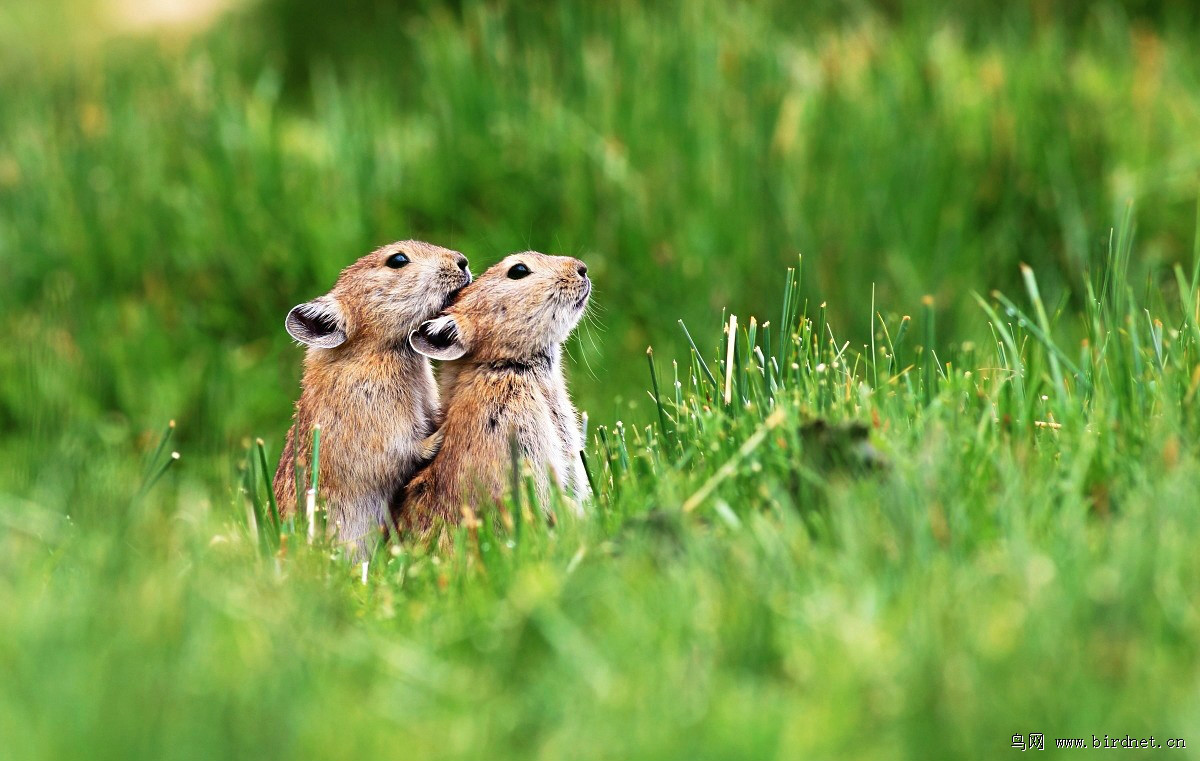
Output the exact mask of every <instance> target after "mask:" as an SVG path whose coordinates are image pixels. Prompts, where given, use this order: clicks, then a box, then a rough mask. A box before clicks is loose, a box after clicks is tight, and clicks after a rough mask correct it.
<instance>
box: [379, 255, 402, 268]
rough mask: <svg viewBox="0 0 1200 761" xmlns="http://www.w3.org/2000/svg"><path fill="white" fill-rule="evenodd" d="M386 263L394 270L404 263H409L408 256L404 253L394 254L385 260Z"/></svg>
mask: <svg viewBox="0 0 1200 761" xmlns="http://www.w3.org/2000/svg"><path fill="white" fill-rule="evenodd" d="M384 264H386V265H387V266H389V267H391V268H392V269H394V270H398V269H400V268H401V267H403V266H404V265H406V264H408V257H407V256H405V255H404V254H392V255H391V256H389V257H388V258H387V261H386V262H384Z"/></svg>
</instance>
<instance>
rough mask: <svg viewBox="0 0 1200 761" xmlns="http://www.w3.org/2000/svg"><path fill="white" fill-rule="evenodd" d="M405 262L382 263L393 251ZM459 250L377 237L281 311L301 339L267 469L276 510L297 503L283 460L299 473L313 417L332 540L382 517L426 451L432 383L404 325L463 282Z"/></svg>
mask: <svg viewBox="0 0 1200 761" xmlns="http://www.w3.org/2000/svg"><path fill="white" fill-rule="evenodd" d="M396 253H404V254H405V255H407V256H408V258H409V260H410V261H409V263H408V264H406V265H404V266H402V267H400V268H396V269H394V268H391V267H388V266H387V264H386V262H387V260H388V259H389V257H391V256H392V255H393V254H396ZM466 263H467V259H466V257H465V256H463V255H462V254H460V253H458V252H457V251H450V250H449V249H445V248H441V247H439V246H434V245H430V244H428V243H422V242H420V241H400V242H398V243H392V244H390V245H387V246H383V247H381V248H379V249H376V250H375V251H373V252H371V253H370V254H368V255H367V256H364V257H363V258H361V259H359V260H358V261H357V262H355V263H354V264H352V265H350V266H349V267H347V268H346V269H345V270H344V271H343V272H342V273H341V275H340V276H339V277H338V280H337V284H336V285H334V287H333V290H332V291H330V292H329V293H328V294H327V295H325V296H322V297H320V298H318V299H315V300H313V301H310V302H307V303H306V304H301V305H299V306H297V307H296V308H294V309H293V310H292V312H291V313H290V314H289V315H288V322H287V327H288V332H289V333H291V334H292V335H293V337H295V338H296V339H297V340H299V341H301V342H302V343H305V344H307V345H308V347H309V348H308V351H307V352H306V354H305V357H304V376H303V379H302V380H301V382H300V385H301V388H302V391H301V394H300V400H299V401H298V402H297V403H296V417H295V424H294V425H293V426H292V429H291V430H290V431H288V439H287V444H286V446H285V448H284V451H283V455H282V457H281V458H280V461H279V468H278V469H277V470H276V473H275V482H274V488H275V495H276V499H277V501H278V503H279V509H280V512H281V513H283V514H284V515H285V516H286V515H289V514H292V513H293V512H295V511H297V509H298V505H297V499H296V496H297V495H296V481H295V471H294V468H293V458H294V457H295V435H296V431H297V430H298V431H299V432H300V438H301V442H300V444H301V451H300V453H299V454H300V457H299V462H300V467H301V472H302V473H303V474H305V481H304V484H305V485H307V484H308V483H309V480H308V479H309V478H310V476H309V475H308V472H309V466H310V463H311V451H310V450H311V448H312V447H311V442H312V429H313V426H315V425H320V426H321V459H320V469H321V473H320V492H321V494H320V496H321V498H322V499H324V500H325V501H326V503H327V505H328V507H329V511H330V512H329V525H330V530H331V532H336V534H337V535H338V537H339V540H340V541H343V542H346V543H351V544H353V545H355V546H356V548H357V551H358V553H359V554H361V553H363V552H364V551H365V550H366V549H367V547H368V546H369V543H370V542H371V540H372V535H373V534H374V533H375V532H377V531H380V530H381V529H383V528H386V527H387V526H388V525H390V523H391V511H390V505H391V502H392V499H393V498H394V495H395V493H396V491H397V489H399V487H400V486H401V485H402V484H403V482H404V481H405V480H406V479H407V478H409V477H410V476H411V475H412V473H413V471H414V470H415V469H416V468H417V466H418V464H420V463H421V462H423V461H424V460H425V459H426V458H427V457H428V456H429V451H428V450H427V449H426V448H425V446H426V444H425V442H424V440H425V439H426V437H427V436H429V435H430V433H432V432H433V430H434V429H435V428H436V426H437V424H438V422H439V421H438V420H437V418H438V414H439V412H438V389H437V386H436V384H435V383H434V379H433V372H432V370H431V369H430V365H429V360H428V359H426V358H425V357H424V356H422V355H420V354H418V353H417V352H415V351H413V349H412V347H411V346H410V345H409V343H408V335H409V334H410V333H411V332H412V331H413V330H415V329H416V328H417V326H419V325H420V324H421V323H422V322H423V321H425V320H428V319H429V318H430V317H431V316H433V315H436V314H437V313H438V312H439V311H440V310H441V309H442V308H443V307H444V306H445V305H446V303H447V301H448V299H449V298H450V297H451V296H452V295H453V294H454V293H456V292H457V291H458V290H459V289H461V288H462V287H463V286H464V285H466V284H467V283H469V282H470V280H471V276H470V274H469V272H468V271H467V269H466Z"/></svg>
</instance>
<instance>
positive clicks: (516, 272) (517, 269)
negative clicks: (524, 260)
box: [508, 264, 532, 280]
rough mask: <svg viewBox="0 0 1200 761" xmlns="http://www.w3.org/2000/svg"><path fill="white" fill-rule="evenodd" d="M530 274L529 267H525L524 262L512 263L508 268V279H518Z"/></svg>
mask: <svg viewBox="0 0 1200 761" xmlns="http://www.w3.org/2000/svg"><path fill="white" fill-rule="evenodd" d="M530 274H532V273H531V272H530V271H529V268H528V267H526V266H525V265H524V264H514V265H513V266H512V267H510V268H509V270H508V279H509V280H520V279H521V278H523V277H525V276H526V275H530Z"/></svg>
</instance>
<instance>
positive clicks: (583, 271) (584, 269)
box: [575, 262, 587, 277]
mask: <svg viewBox="0 0 1200 761" xmlns="http://www.w3.org/2000/svg"><path fill="white" fill-rule="evenodd" d="M575 271H576V272H578V273H579V276H580V277H587V265H586V264H584V263H583V262H580V263H579V266H578V267H576V268H575Z"/></svg>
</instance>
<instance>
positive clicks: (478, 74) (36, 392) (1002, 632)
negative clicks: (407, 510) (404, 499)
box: [0, 2, 1200, 761]
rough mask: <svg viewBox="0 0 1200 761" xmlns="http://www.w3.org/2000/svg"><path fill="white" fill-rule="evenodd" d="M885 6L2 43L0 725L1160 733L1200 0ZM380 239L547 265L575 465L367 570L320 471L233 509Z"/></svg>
mask: <svg viewBox="0 0 1200 761" xmlns="http://www.w3.org/2000/svg"><path fill="white" fill-rule="evenodd" d="M903 5H904V12H903V13H900V14H899V15H898V16H890V15H888V14H887V13H884V12H883V11H878V10H872V9H871V8H869V7H865V6H864V7H862V8H856V9H855V10H853V11H850V10H847V9H844V8H840V7H838V8H833V7H825V6H822V5H820V4H814V5H804V6H796V7H794V8H793V7H791V6H785V5H783V4H773V3H765V4H754V5H749V6H747V5H728V6H727V5H725V4H719V3H709V2H700V3H687V4H678V5H674V6H672V5H656V6H653V7H649V6H647V7H640V6H635V5H632V4H627V3H617V4H603V5H593V4H586V5H585V4H574V3H561V4H557V5H553V6H549V7H545V8H538V9H537V11H536V12H534V11H533V10H525V9H524V8H523V7H515V6H513V5H510V4H507V3H503V2H500V3H489V4H486V5H484V4H479V3H473V2H467V3H463V4H462V7H461V8H460V9H458V10H447V9H445V8H441V7H432V6H431V7H428V8H425V7H420V8H415V9H406V10H404V11H403V12H399V11H397V12H396V13H395V14H394V15H388V14H387V13H383V12H382V11H380V14H381V15H379V16H378V17H375V18H374V21H373V22H372V23H371V24H367V25H363V26H360V27H354V26H353V24H354V23H355V22H353V19H352V18H350V17H347V18H345V19H336V20H329V19H328V18H327V17H323V16H320V15H313V16H312V18H313V19H315V20H313V21H311V22H308V21H304V19H305V18H308V16H307V15H306V14H309V15H312V14H316V13H317V11H319V10H320V9H319V8H315V7H309V6H306V5H304V4H303V3H296V4H294V6H286V7H291V8H293V10H295V9H299V10H296V11H295V14H294V15H288V13H287V12H284V11H280V8H281V7H285V6H281V5H278V4H271V3H267V4H266V5H265V6H263V9H262V10H261V14H267V15H255V14H256V13H259V11H255V10H254V8H252V7H251V8H248V9H244V10H242V11H239V12H238V13H237V14H235V15H233V16H230V17H227V18H224V19H222V20H221V21H219V22H218V23H217V25H216V26H215V27H214V28H213V30H212V32H211V33H209V34H206V35H201V36H198V37H195V38H192V39H190V41H189V40H185V41H180V40H172V41H170V42H169V43H167V42H162V41H158V40H155V39H151V38H143V39H139V40H122V39H116V40H108V41H107V42H105V43H103V44H95V45H92V46H89V47H88V48H87V53H86V55H85V54H84V53H78V55H79V56H81V57H80V58H78V59H73V57H72V53H71V51H70V50H69V49H67V50H61V49H60V50H59V51H58V52H57V53H56V54H55V57H54V65H53V66H51V65H46V66H31V65H30V61H31V60H36V56H34V57H33V58H31V57H30V54H29V53H28V51H30V50H36V49H38V48H39V45H41V42H40V41H39V40H36V39H29V40H26V41H25V44H23V45H22V46H21V49H20V51H18V53H19V54H17V55H13V56H11V57H9V58H5V59H4V60H3V61H0V89H2V90H3V92H4V97H3V98H0V135H3V139H2V140H0V271H2V272H3V275H4V279H5V297H4V298H3V299H0V327H3V328H4V331H3V336H4V339H3V341H0V432H2V433H3V436H0V674H2V675H3V678H0V756H6V755H8V756H11V757H13V758H20V759H27V758H28V759H33V758H62V757H66V756H87V757H89V758H113V759H122V761H124V760H126V759H136V758H153V759H177V758H178V759H183V758H221V757H252V758H310V757H311V758H347V759H351V758H353V759H363V758H379V757H384V758H389V757H393V756H396V755H402V756H406V757H408V756H411V757H418V758H422V757H433V756H438V757H448V758H463V759H478V758H497V759H503V758H514V759H516V758H519V759H528V758H535V757H536V758H597V759H600V758H606V759H608V758H728V757H740V758H753V759H760V758H894V757H911V758H921V759H926V758H976V757H990V756H993V755H998V754H1000V753H1003V752H1012V751H1011V750H1010V749H1009V744H1010V742H1011V739H1012V735H1013V734H1016V733H1022V734H1025V733H1029V732H1045V733H1046V734H1047V736H1053V735H1054V734H1055V733H1058V734H1061V735H1063V736H1089V735H1091V734H1094V733H1098V734H1101V735H1102V734H1105V733H1107V734H1114V733H1118V732H1119V733H1130V734H1133V735H1147V736H1148V735H1150V734H1154V735H1155V736H1161V737H1169V736H1179V737H1183V738H1187V739H1189V740H1191V739H1192V735H1194V734H1195V732H1194V730H1195V728H1196V724H1195V719H1194V717H1195V716H1196V715H1197V709H1198V708H1200V705H1198V701H1197V697H1196V690H1195V688H1194V685H1195V682H1196V677H1197V665H1198V663H1197V648H1196V646H1195V643H1196V642H1197V641H1198V637H1200V612H1198V611H1200V609H1198V608H1197V606H1196V603H1195V600H1196V599H1197V594H1196V591H1197V588H1198V584H1200V560H1198V558H1200V555H1198V554H1197V553H1196V552H1195V551H1194V548H1195V547H1196V546H1197V545H1198V544H1200V512H1197V510H1196V507H1197V497H1196V483H1197V477H1198V475H1200V460H1198V458H1197V455H1196V451H1195V441H1196V440H1197V434H1200V420H1198V413H1197V410H1198V409H1200V406H1198V404H1197V402H1198V400H1197V393H1198V388H1200V371H1198V370H1197V367H1198V366H1200V237H1198V236H1197V234H1196V232H1197V230H1198V229H1200V220H1198V219H1197V215H1196V211H1197V206H1196V196H1197V187H1196V184H1195V183H1196V178H1195V173H1194V171H1192V169H1193V168H1194V167H1195V166H1197V165H1200V163H1198V162H1200V130H1196V129H1195V128H1194V125H1195V123H1196V122H1197V118H1198V117H1200V96H1198V94H1197V92H1198V91H1197V90H1196V88H1195V87H1194V84H1195V82H1196V78H1197V72H1200V56H1198V54H1197V49H1196V47H1195V46H1194V45H1192V44H1191V43H1192V40H1193V38H1194V29H1193V27H1192V26H1191V25H1189V24H1188V23H1184V22H1185V21H1186V19H1185V18H1182V17H1175V16H1172V15H1171V14H1168V13H1166V12H1165V11H1164V15H1163V16H1162V17H1161V18H1158V17H1154V16H1151V17H1149V20H1147V19H1146V18H1139V19H1131V18H1129V16H1128V13H1131V12H1132V11H1129V10H1128V8H1129V6H1118V5H1116V4H1110V3H1096V4H1090V5H1089V6H1088V9H1086V10H1081V11H1078V12H1076V11H1075V10H1073V9H1062V8H1057V7H1056V10H1055V11H1054V14H1061V15H1054V14H1051V15H1047V16H1045V17H1038V18H1034V17H1032V16H1030V15H1029V14H1028V13H1027V12H1026V10H1023V9H1024V8H1025V6H1017V5H1011V6H1003V8H1002V9H1000V10H997V9H989V8H984V7H982V6H981V7H978V8H974V11H973V12H967V11H962V10H959V11H956V12H954V13H951V14H947V13H943V12H941V11H938V12H934V11H933V10H931V9H926V8H924V6H923V5H921V4H916V3H908V4H903ZM1151 5H1153V4H1151ZM964 7H967V8H971V7H973V6H964ZM305 8H307V10H304V9H305ZM997 8H1000V6H997ZM1123 8H1125V10H1123ZM301 11H303V12H301ZM271 13H282V14H283V15H282V16H279V17H278V20H279V23H278V24H275V23H274V22H272V21H271V19H272V18H275V17H274V16H271V15H269V14H271ZM322 19H325V21H322ZM301 22H303V23H312V24H317V25H320V24H322V23H327V26H328V28H327V29H325V30H324V33H323V34H319V35H318V34H316V33H315V32H312V30H309V32H312V34H313V36H309V37H306V36H305V34H306V33H305V31H304V29H303V28H302V26H301V27H297V26H296V25H297V24H301ZM346 25H350V26H349V27H348V26H346ZM30 28H32V27H30ZM348 28H349V29H351V30H357V31H354V33H353V34H350V32H348V31H347V29H348ZM318 31H321V30H318ZM297 35H298V36H297ZM339 35H340V36H339ZM0 39H2V37H0ZM306 41H307V42H306ZM306 44H309V45H311V46H312V47H311V48H307V47H305V45H306ZM21 51H24V52H21ZM1131 200H1132V201H1136V204H1134V203H1131V202H1130V201H1131ZM409 236H414V237H420V238H427V239H430V240H434V241H437V242H439V243H443V244H446V245H451V246H454V247H455V248H458V249H461V250H463V251H464V252H465V253H467V254H468V255H469V256H470V257H471V260H472V266H473V268H475V271H479V270H481V269H482V268H483V267H485V266H486V265H487V264H489V263H491V262H492V261H494V260H496V259H498V258H499V257H500V256H502V255H503V254H505V253H507V252H509V251H512V250H520V249H524V248H528V247H533V248H538V249H542V250H546V251H551V252H556V253H566V254H572V255H580V256H582V257H583V258H585V259H586V260H587V261H588V264H589V273H591V274H593V275H594V277H595V281H596V292H595V299H596V300H597V302H598V305H599V306H600V307H602V311H598V312H597V314H596V316H595V323H592V324H589V326H588V327H587V329H586V330H582V329H581V338H580V339H579V340H577V341H575V342H574V343H573V344H572V346H571V347H570V348H571V355H572V356H571V358H570V360H569V363H568V364H569V373H570V379H571V387H572V389H573V391H574V393H575V396H576V399H577V400H578V402H579V405H580V407H581V409H583V410H586V412H587V413H588V420H589V422H588V429H589V431H588V436H587V448H586V450H585V452H584V456H585V458H586V463H587V470H588V475H589V480H590V482H591V483H592V485H593V489H594V496H593V499H592V501H591V503H590V507H589V509H588V511H587V513H586V514H585V515H584V516H583V517H576V516H575V515H574V514H572V512H571V511H570V510H567V509H566V506H565V503H560V502H554V503H553V504H552V505H550V506H549V507H550V509H551V511H552V512H553V513H554V515H555V516H556V521H555V525H554V526H553V527H551V526H549V525H547V522H546V521H545V520H543V519H542V516H541V512H540V509H539V508H540V506H539V505H537V503H536V501H535V495H534V493H533V491H532V489H531V488H530V483H529V481H528V480H527V479H526V478H525V477H524V475H523V473H522V470H521V466H520V463H519V462H517V463H514V465H515V467H514V468H513V475H512V478H511V482H512V485H511V487H510V492H511V493H510V494H508V495H507V497H506V499H505V501H504V504H503V506H502V507H503V509H504V511H505V515H506V516H507V517H506V518H505V519H503V520H500V521H493V520H489V519H488V518H489V515H488V513H487V512H486V511H485V510H484V509H483V508H481V509H480V510H479V512H478V513H477V514H476V515H474V516H471V517H472V520H468V521H464V524H463V525H462V526H461V527H459V528H458V529H457V531H456V534H455V541H454V543H453V546H452V548H450V549H448V550H443V549H439V548H432V549H431V548H427V547H423V546H421V545H419V544H416V543H413V542H407V541H405V542H394V543H391V544H388V545H384V546H381V547H380V549H379V550H378V551H377V552H376V553H375V554H374V555H373V556H372V558H371V559H370V561H369V564H368V566H367V569H366V575H365V583H364V574H363V569H362V567H361V566H359V565H355V566H351V565H350V564H349V563H348V562H347V561H346V558H345V552H344V549H343V548H341V547H339V546H338V545H337V544H336V543H335V542H330V541H329V540H327V539H325V538H324V534H325V531H324V528H325V527H324V523H323V512H322V511H321V509H320V508H321V501H320V498H319V492H320V483H319V480H318V479H317V478H316V476H317V474H315V473H313V474H304V473H298V474H297V479H298V488H297V494H302V493H304V492H305V491H308V490H310V489H311V490H312V491H313V496H314V499H313V513H312V518H311V520H310V519H309V516H308V514H307V511H305V512H304V513H303V514H298V515H293V516H290V517H289V518H288V519H284V520H280V518H279V514H278V506H277V505H275V504H274V502H273V495H272V493H271V489H270V479H271V476H272V475H273V473H272V468H273V467H274V464H275V462H276V457H277V456H278V452H279V451H280V450H281V447H282V445H283V443H284V442H283V436H284V431H285V430H286V429H287V418H288V414H289V412H290V405H291V403H292V402H293V401H294V399H295V396H296V394H297V393H298V389H297V388H296V380H297V378H298V374H299V362H300V353H299V351H298V350H297V349H296V347H294V346H292V345H291V344H290V342H289V341H288V340H287V337H286V335H285V334H284V331H283V330H282V325H281V323H282V317H283V315H284V314H285V313H286V311H287V309H288V308H289V307H290V306H292V305H293V304H294V303H297V302H299V301H301V300H304V299H307V298H310V297H312V296H314V295H316V294H318V293H320V292H323V290H325V289H327V288H328V286H329V284H330V283H331V282H332V280H333V278H334V277H335V275H336V273H337V272H338V270H339V269H340V268H341V267H342V266H344V265H345V264H347V263H348V262H350V261H351V260H353V259H354V258H355V257H357V256H358V255H360V254H361V253H363V252H364V251H366V250H368V249H369V248H370V247H372V246H374V245H376V244H378V243H381V242H385V241H387V240H391V239H395V238H400V237H409ZM801 252H802V253H803V258H802V259H798V256H797V255H798V254H799V253H801ZM599 328H603V332H601V331H600V330H599ZM648 346H650V347H652V350H651V351H647V347H648ZM168 420H172V421H175V422H176V423H177V424H175V425H171V426H164V423H165V421H168ZM814 421H822V422H820V423H814ZM864 426H865V427H866V430H867V431H868V435H867V437H866V439H865V440H864V439H863V438H862V430H863V427H864ZM311 435H312V434H311V432H298V433H297V436H298V437H303V438H298V441H310V440H311V439H309V438H308V437H310V436H311ZM173 453H178V455H179V456H178V457H174V456H173ZM314 459H317V458H314ZM310 537H311V542H310ZM1198 741H1200V740H1198Z"/></svg>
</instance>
